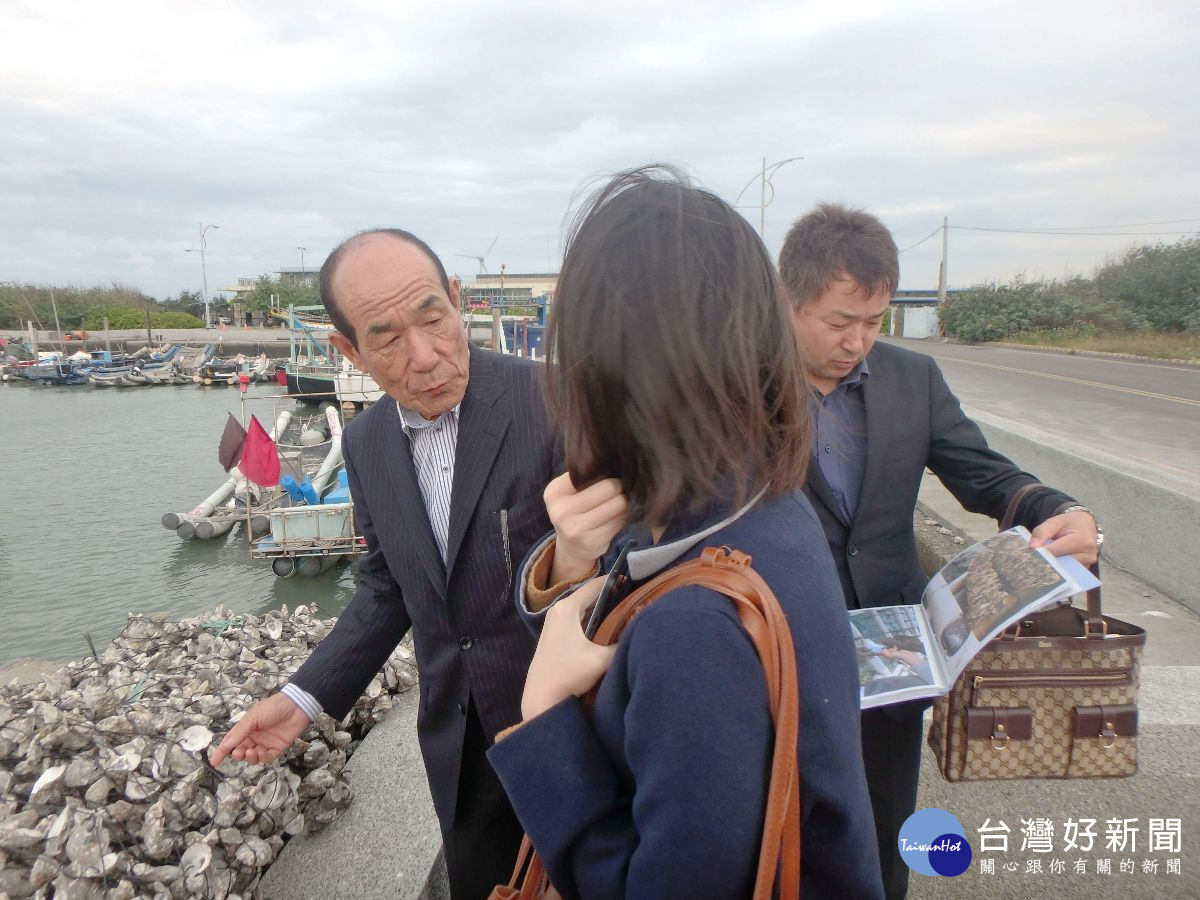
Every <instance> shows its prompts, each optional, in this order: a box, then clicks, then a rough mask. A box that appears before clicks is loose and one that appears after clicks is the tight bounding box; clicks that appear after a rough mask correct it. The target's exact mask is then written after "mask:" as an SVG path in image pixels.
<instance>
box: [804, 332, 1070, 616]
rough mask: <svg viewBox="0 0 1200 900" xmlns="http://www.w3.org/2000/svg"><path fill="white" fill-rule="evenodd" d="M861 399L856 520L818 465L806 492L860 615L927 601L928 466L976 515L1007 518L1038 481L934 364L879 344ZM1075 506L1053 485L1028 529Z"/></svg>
mask: <svg viewBox="0 0 1200 900" xmlns="http://www.w3.org/2000/svg"><path fill="white" fill-rule="evenodd" d="M867 363H868V366H869V368H870V372H871V375H870V377H869V378H867V379H866V380H865V381H864V382H863V386H862V392H863V399H864V403H865V406H866V415H867V456H866V465H865V469H864V471H863V479H862V488H861V490H860V492H859V495H858V505H857V507H856V508H855V511H854V518H853V520H851V521H846V519H845V518H844V515H843V513H842V512H841V511H840V510H839V506H838V503H837V499H836V497H835V496H834V494H833V492H832V491H831V490H830V488H829V484H828V482H826V481H825V478H824V477H823V476H822V475H821V468H820V466H818V465H815V464H814V465H810V466H809V468H808V486H807V487H806V488H805V491H806V493H807V494H808V497H809V499H810V500H811V501H812V504H813V508H814V509H815V510H816V512H817V516H818V517H820V519H821V526H822V528H823V529H824V531H825V536H826V538H827V539H828V541H829V546H830V549H831V550H832V551H833V559H834V562H835V563H836V564H837V567H838V574H839V575H840V576H841V580H842V589H843V590H844V591H845V593H846V602H847V604H848V605H849V606H850V607H851V608H856V607H868V606H894V605H899V604H911V603H919V602H920V601H921V592H922V591H924V590H925V585H926V584H927V583H928V581H929V579H928V577H926V575H925V573H924V572H923V571H922V569H921V565H920V562H919V561H918V559H917V544H916V539H915V537H914V536H913V523H912V515H913V510H914V509H915V508H916V505H917V490H918V488H919V487H920V485H921V476H922V474H923V473H924V471H925V467H926V466H928V467H929V469H930V470H931V471H932V472H933V473H934V474H935V475H936V476H937V477H938V478H939V479H941V481H942V483H943V484H945V485H946V487H947V488H949V490H950V492H951V493H952V494H954V496H955V497H956V498H957V499H958V501H959V503H961V504H962V505H963V506H964V507H965V508H966V509H969V510H970V511H971V512H975V513H982V514H983V515H986V516H991V517H992V518H993V519H996V520H997V521H999V520H1000V518H1001V517H1002V516H1003V515H1004V511H1005V509H1006V508H1007V507H1008V502H1009V499H1010V498H1011V497H1012V495H1013V494H1015V493H1016V492H1017V490H1019V489H1020V487H1021V486H1022V485H1024V484H1027V483H1028V482H1030V481H1035V480H1036V476H1034V475H1030V474H1029V473H1028V472H1023V471H1021V470H1020V469H1019V468H1017V466H1016V464H1015V463H1013V462H1012V461H1011V460H1010V459H1008V458H1007V457H1005V456H1003V455H1002V454H1000V453H997V452H996V451H995V450H993V449H991V448H990V447H988V445H987V441H986V440H984V437H983V433H982V432H981V431H980V430H979V426H978V425H976V424H975V423H974V422H972V421H971V420H970V419H968V418H967V416H966V415H965V414H964V413H963V411H962V409H961V408H960V407H959V404H958V398H957V397H955V396H954V394H952V393H951V392H950V388H949V387H948V386H947V385H946V381H945V379H944V378H943V377H942V373H941V370H940V369H938V366H937V363H936V362H934V360H933V358H932V357H930V356H927V355H925V354H923V353H914V352H913V351H911V350H905V349H903V348H901V347H895V346H892V345H891V344H882V343H877V344H876V345H875V346H874V348H873V349H872V350H871V353H870V355H869V356H868V357H867ZM1069 502H1071V499H1070V498H1069V497H1068V496H1067V495H1066V494H1062V493H1060V492H1058V491H1055V490H1051V489H1050V488H1047V489H1046V490H1045V491H1039V492H1037V493H1036V494H1034V496H1033V497H1032V498H1031V499H1030V500H1029V501H1027V502H1026V503H1024V504H1023V508H1022V510H1021V515H1020V516H1019V517H1018V519H1017V523H1018V524H1024V525H1026V526H1027V527H1029V528H1033V527H1035V526H1036V525H1038V524H1040V523H1041V522H1043V521H1044V520H1045V519H1047V518H1049V517H1050V516H1052V515H1054V513H1055V512H1056V511H1057V510H1058V508H1059V507H1060V506H1061V505H1063V504H1065V503H1069Z"/></svg>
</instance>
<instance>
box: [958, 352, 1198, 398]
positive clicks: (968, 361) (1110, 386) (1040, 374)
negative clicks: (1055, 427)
mask: <svg viewBox="0 0 1200 900" xmlns="http://www.w3.org/2000/svg"><path fill="white" fill-rule="evenodd" d="M939 362H959V363H963V364H964V365H968V366H982V367H983V368H985V369H999V370H1000V371H1002V372H1018V373H1020V374H1022V375H1034V376H1037V377H1038V378H1053V379H1054V380H1055V381H1069V382H1071V383H1072V384H1082V385H1085V386H1087V387H1099V388H1108V389H1109V390H1110V391H1120V392H1121V393H1124V394H1136V395H1137V396H1139V397H1152V398H1154V399H1155V400H1168V401H1170V402H1172V403H1183V404H1184V405H1186V406H1200V400H1189V399H1188V398H1187V397H1174V396H1172V395H1171V394H1157V393H1155V392H1154V391H1140V390H1138V389H1137V388H1130V387H1122V386H1121V385H1118V384H1105V383H1104V382H1103V381H1089V380H1087V379H1086V378H1072V377H1071V376H1069V375H1053V374H1051V373H1049V372H1034V371H1032V370H1031V369H1022V368H1018V367H1016V366H1001V365H998V364H996V363H986V362H979V361H978V360H974V359H961V358H959V357H954V356H943V357H941V358H940V359H939Z"/></svg>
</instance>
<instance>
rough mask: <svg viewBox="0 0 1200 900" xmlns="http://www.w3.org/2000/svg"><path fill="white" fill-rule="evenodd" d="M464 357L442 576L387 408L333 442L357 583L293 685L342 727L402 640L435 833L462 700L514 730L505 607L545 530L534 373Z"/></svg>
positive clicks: (450, 808)
mask: <svg viewBox="0 0 1200 900" xmlns="http://www.w3.org/2000/svg"><path fill="white" fill-rule="evenodd" d="M470 359H471V363H470V365H471V370H470V378H469V380H468V383H467V392H466V395H465V397H464V398H463V401H462V406H461V408H460V410H459V425H458V444H457V449H456V451H455V462H454V484H453V489H452V492H451V505H450V527H449V535H448V542H447V551H446V562H445V564H443V562H442V558H441V555H440V554H439V553H438V549H437V544H436V543H435V542H434V538H433V531H432V529H431V528H430V525H429V517H428V515H427V514H426V511H425V504H424V500H423V499H422V496H421V489H420V487H419V485H418V483H417V476H416V472H415V470H414V468H413V463H412V450H411V448H410V446H409V442H408V438H407V437H406V436H405V434H404V431H403V429H402V428H401V424H400V416H399V414H398V412H397V410H396V404H395V403H394V402H393V401H391V400H389V399H387V398H385V399H383V400H381V401H379V402H377V403H375V404H374V405H373V406H372V407H370V408H369V409H368V410H367V411H366V412H365V413H363V414H362V415H361V416H359V417H358V418H357V419H355V420H354V421H353V422H351V423H350V425H349V426H348V427H347V428H346V431H345V434H344V435H343V452H344V455H345V460H346V470H347V474H348V475H349V480H350V493H351V495H352V497H353V499H354V514H355V519H356V523H357V526H358V530H359V533H360V534H362V535H363V536H365V537H366V540H367V551H366V554H365V556H364V557H363V558H362V559H361V562H360V563H359V574H360V580H359V584H358V587H357V589H356V590H355V593H354V598H353V599H352V600H351V602H350V604H349V605H348V606H347V607H346V609H345V611H344V612H343V613H342V615H341V616H340V617H339V619H338V622H337V625H336V626H335V627H334V629H333V630H332V631H331V632H330V633H329V635H327V636H326V637H325V639H324V640H323V641H321V643H320V644H319V645H318V646H317V648H316V649H315V650H314V651H313V654H312V656H311V657H310V658H309V659H308V661H307V662H305V663H304V665H303V666H302V667H301V668H300V670H299V671H298V672H297V673H296V675H295V677H294V678H293V683H295V684H296V685H297V686H299V687H301V688H303V689H304V690H306V691H308V692H309V693H310V694H312V695H313V696H314V697H315V698H316V699H317V700H318V701H319V702H320V703H321V705H322V706H323V707H324V709H325V711H326V712H328V713H329V714H330V715H331V716H333V717H334V718H335V719H338V718H341V717H343V716H344V715H345V714H346V713H347V712H348V711H349V709H350V707H351V706H353V705H354V702H355V701H356V700H357V699H358V697H359V696H361V694H362V692H363V690H364V689H365V688H366V686H367V684H368V683H369V682H370V680H371V679H372V678H373V677H374V676H375V674H376V673H377V672H378V671H379V669H380V668H381V667H382V665H383V663H384V661H385V660H386V659H387V657H388V656H389V654H391V652H392V651H393V650H394V649H395V648H396V645H397V644H398V643H399V642H400V639H401V638H403V637H404V635H405V634H406V633H407V632H408V631H409V629H410V628H411V629H412V633H413V643H414V646H415V649H416V656H417V666H418V669H419V672H420V692H421V706H420V712H419V715H418V719H417V732H418V736H419V738H420V743H421V751H422V755H423V756H424V758H425V768H426V771H427V772H428V775H429V789H430V793H431V795H432V797H433V803H434V806H435V808H436V810H437V814H438V818H439V820H440V821H441V823H442V828H443V830H448V829H449V828H450V826H451V824H452V823H453V820H454V804H455V797H456V795H457V786H458V774H459V767H460V764H461V755H462V747H463V735H464V731H465V727H466V715H465V713H466V710H467V704H468V702H472V703H474V705H475V708H476V711H477V713H478V716H479V720H480V722H481V724H482V725H483V729H484V732H485V733H486V734H488V735H494V734H496V732H498V731H500V730H501V729H503V728H506V727H507V726H509V725H512V724H513V723H514V722H517V721H519V720H520V718H521V715H520V701H521V692H522V689H523V687H524V684H525V673H526V671H527V669H528V668H529V661H530V659H531V658H532V656H533V650H534V647H535V640H534V638H533V636H532V635H531V634H530V632H529V629H528V628H527V627H526V626H525V624H524V623H523V622H521V621H520V620H519V619H518V617H517V615H516V611H515V610H514V609H513V604H512V593H513V584H512V580H513V573H514V571H515V570H516V568H517V565H518V564H519V563H520V562H521V560H522V558H523V557H524V556H525V553H526V552H527V551H528V549H529V548H530V547H531V546H532V545H533V543H534V542H535V541H536V540H537V539H538V538H540V537H541V536H542V535H544V534H545V533H546V532H547V531H549V530H550V522H549V519H548V518H547V516H546V508H545V504H544V502H543V500H542V491H543V490H544V488H545V486H546V483H547V482H548V481H549V480H550V479H551V478H552V477H554V475H555V474H556V473H555V471H554V469H555V451H554V445H553V442H552V438H551V434H550V430H549V428H548V425H547V421H546V412H545V406H544V404H543V402H542V395H541V391H540V386H539V385H540V378H541V369H540V364H539V363H534V362H531V361H528V360H523V359H518V358H516V357H510V356H500V355H498V354H495V353H489V352H487V351H483V350H478V349H476V348H474V347H472V348H471V357H470Z"/></svg>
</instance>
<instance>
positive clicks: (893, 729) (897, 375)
mask: <svg viewBox="0 0 1200 900" xmlns="http://www.w3.org/2000/svg"><path fill="white" fill-rule="evenodd" d="M779 270H780V276H781V281H782V282H783V285H784V287H785V289H786V290H787V292H788V295H789V299H790V300H791V303H792V307H793V319H794V322H795V325H796V331H797V334H798V337H799V340H800V348H801V355H802V356H803V358H804V362H805V367H806V369H807V371H808V375H809V380H810V382H811V386H812V388H813V394H812V397H811V408H812V411H813V416H814V425H815V429H814V432H815V438H814V443H813V460H814V463H815V464H814V465H812V466H810V467H809V476H808V479H809V480H808V486H807V488H806V491H807V493H808V495H809V499H811V500H812V504H813V507H814V508H815V509H816V511H817V515H818V516H819V517H820V519H821V523H822V525H823V527H824V530H825V536H826V539H827V540H828V542H829V546H830V549H831V550H832V551H833V558H834V562H835V563H836V564H837V567H838V572H839V574H840V575H841V581H842V588H843V590H844V591H845V594H846V602H847V604H848V605H849V606H850V607H851V608H856V607H871V606H892V605H895V604H909V603H917V602H919V601H920V598H921V592H922V591H923V590H924V587H925V584H926V582H927V578H926V576H925V574H924V572H922V570H921V567H920V564H919V563H918V561H917V548H916V542H915V540H914V537H913V528H912V516H913V510H914V508H915V505H916V501H917V489H918V487H919V486H920V483H921V477H922V474H923V473H924V471H925V469H926V468H927V467H928V468H929V470H930V471H932V472H933V473H934V474H935V475H936V476H937V477H938V478H939V479H941V481H942V482H943V483H944V484H945V485H946V487H947V488H949V490H950V491H951V492H952V493H953V494H954V496H955V497H956V498H957V499H958V501H959V502H960V503H962V505H963V506H964V507H966V508H967V509H969V510H971V511H972V512H977V513H983V514H985V515H988V516H991V517H993V518H995V519H997V520H999V519H1000V518H1001V517H1002V516H1003V515H1004V512H1005V510H1006V509H1007V507H1008V503H1009V500H1010V499H1011V498H1012V497H1013V495H1014V494H1015V493H1016V492H1017V491H1018V490H1019V489H1020V488H1021V487H1022V485H1025V484H1028V483H1030V482H1034V481H1036V478H1035V477H1034V476H1033V475H1030V474H1028V473H1026V472H1023V471H1021V470H1020V469H1019V468H1017V466H1016V465H1014V464H1013V463H1012V462H1011V461H1010V460H1008V459H1007V458H1005V457H1004V456H1001V455H1000V454H999V453H996V452H995V451H994V450H992V449H990V448H989V447H988V445H987V442H986V441H985V440H984V437H983V434H982V433H981V432H980V430H979V427H978V426H977V425H976V424H975V423H974V422H972V421H971V420H970V419H968V418H967V417H966V416H965V415H964V414H963V412H962V410H961V409H960V408H959V403H958V399H957V398H956V397H955V396H954V395H953V394H952V393H951V392H950V389H949V388H948V387H947V386H946V382H945V380H944V379H943V378H942V373H941V371H940V370H939V369H938V367H937V364H936V363H935V362H934V361H933V359H932V358H931V357H929V356H926V355H924V354H919V353H914V352H912V351H910V350H904V349H901V348H899V347H895V346H892V345H888V344H876V343H875V338H876V337H877V336H878V334H879V330H880V325H881V323H882V321H883V318H884V315H885V313H886V312H887V309H888V304H889V303H890V301H891V298H892V295H893V292H894V290H895V288H896V286H897V283H898V282H899V276H900V270H899V261H898V256H897V252H896V245H895V243H894V241H893V240H892V236H891V234H890V233H889V232H888V230H887V228H885V227H884V226H883V224H882V223H881V222H880V221H879V220H878V219H876V218H875V217H874V216H871V215H868V214H867V213H865V212H862V211H860V210H852V209H848V208H846V207H843V206H837V205H833V204H822V205H820V206H818V207H817V208H816V209H815V210H813V211H812V212H810V213H809V214H807V215H805V216H804V217H803V218H801V219H799V220H798V221H797V222H796V223H795V225H793V227H792V229H791V231H790V232H789V233H788V236H787V239H786V240H785V241H784V245H783V249H782V250H781V252H780V258H779ZM1017 522H1018V523H1019V524H1023V525H1026V526H1027V527H1028V528H1030V529H1031V532H1032V535H1033V542H1032V546H1045V547H1046V548H1047V549H1048V550H1049V551H1050V552H1051V553H1054V554H1056V555H1059V556H1063V555H1066V554H1072V555H1074V556H1076V558H1078V559H1079V560H1080V561H1081V562H1083V563H1085V564H1090V563H1092V562H1094V561H1095V560H1096V557H1097V548H1098V543H1099V538H1100V532H1099V530H1098V528H1097V527H1096V520H1095V517H1094V516H1093V515H1092V514H1091V513H1090V512H1089V511H1088V510H1086V509H1085V508H1084V507H1081V506H1078V505H1077V504H1076V503H1075V501H1074V500H1072V499H1071V498H1070V497H1068V496H1066V495H1065V494H1063V493H1061V492H1059V491H1056V490H1053V489H1051V488H1044V489H1042V490H1040V491H1032V492H1030V495H1029V496H1028V497H1027V498H1026V499H1024V501H1023V502H1022V504H1021V509H1020V510H1019V511H1018V516H1017ZM926 706H928V703H926V702H919V701H918V702H914V703H900V704H895V705H893V706H887V707H883V708H879V709H873V710H867V711H865V712H864V713H863V714H862V739H863V757H864V761H865V763H866V769H867V783H868V788H869V790H870V794H871V804H872V806H873V807H874V812H875V829H876V834H877V837H878V839H879V851H880V861H881V863H882V866H883V876H884V877H883V881H884V887H885V890H886V892H887V895H888V897H889V898H899V897H903V896H904V895H905V893H906V891H907V888H908V867H907V866H906V865H905V864H904V862H903V859H902V858H901V856H900V852H899V849H898V838H899V832H900V828H901V826H902V825H903V824H904V821H905V820H906V819H907V818H908V817H909V816H910V815H911V814H912V812H913V810H914V808H915V806H916V797H917V776H918V773H919V769H920V761H921V736H922V714H923V712H924V710H925V708H926Z"/></svg>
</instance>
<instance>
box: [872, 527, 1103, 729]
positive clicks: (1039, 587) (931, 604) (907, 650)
mask: <svg viewBox="0 0 1200 900" xmlns="http://www.w3.org/2000/svg"><path fill="white" fill-rule="evenodd" d="M1099 583H1100V582H1099V581H1098V580H1097V579H1096V577H1095V576H1094V575H1092V573H1091V572H1089V571H1088V570H1087V569H1085V568H1084V567H1083V566H1082V565H1080V564H1079V563H1078V562H1077V561H1076V560H1075V559H1074V558H1073V557H1070V556H1067V557H1061V558H1060V557H1056V556H1052V555H1051V554H1050V553H1048V552H1047V551H1046V550H1044V549H1042V548H1038V549H1036V550H1033V549H1030V547H1029V532H1028V531H1026V530H1025V529H1024V528H1021V527H1020V526H1018V527H1016V528H1010V529H1009V530H1008V531H1002V532H1000V533H999V534H996V535H993V536H992V537H989V538H988V539H987V540H984V541H980V542H979V543H978V544H974V545H972V546H970V547H968V548H967V549H966V550H963V551H962V553H960V554H958V556H956V557H954V559H952V560H950V562H948V563H946V565H945V566H944V567H943V568H942V569H941V571H939V572H938V573H937V574H936V575H934V576H933V578H932V579H930V581H929V586H928V587H926V588H925V592H924V593H923V594H922V595H921V602H920V603H919V604H917V605H915V606H882V607H873V608H868V609H852V610H850V630H851V632H852V633H853V635H854V646H855V650H856V651H857V653H858V677H859V684H860V685H861V695H860V696H861V698H862V708H863V709H870V708H871V707H873V706H883V705H885V704H888V703H899V702H900V701H902V700H916V699H918V698H921V697H937V696H939V695H941V694H944V693H946V692H947V691H949V690H950V688H951V686H952V685H953V684H954V681H955V679H957V678H958V676H959V675H960V674H961V673H962V671H963V669H965V668H966V667H967V664H968V663H969V662H970V661H971V660H972V659H973V658H974V657H975V654H977V653H978V652H979V651H980V650H982V649H983V646H984V645H985V644H986V643H987V642H988V641H990V640H991V639H992V638H994V637H996V636H997V635H999V634H1000V633H1001V632H1002V631H1004V630H1005V629H1006V628H1008V627H1009V626H1011V625H1012V624H1013V623H1014V622H1017V621H1019V620H1020V619H1021V617H1022V616H1025V615H1028V614H1029V613H1031V612H1035V611H1037V610H1040V609H1043V608H1046V607H1050V606H1054V605H1055V604H1057V603H1058V602H1060V601H1062V600H1066V599H1068V598H1069V597H1071V596H1073V595H1074V594H1078V593H1082V592H1084V591H1088V590H1091V589H1092V588H1094V587H1096V586H1097V585H1099Z"/></svg>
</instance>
